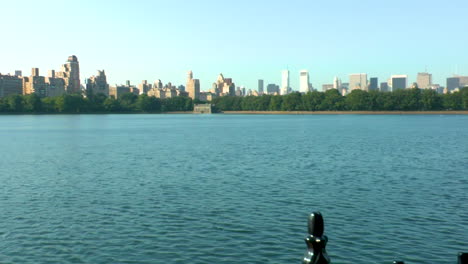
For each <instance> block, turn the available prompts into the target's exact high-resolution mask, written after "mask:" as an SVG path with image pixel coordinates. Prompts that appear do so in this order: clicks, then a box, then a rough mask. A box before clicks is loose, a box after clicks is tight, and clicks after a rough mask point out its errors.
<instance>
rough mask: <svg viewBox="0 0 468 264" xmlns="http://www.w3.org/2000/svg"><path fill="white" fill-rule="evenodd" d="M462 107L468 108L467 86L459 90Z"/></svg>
mask: <svg viewBox="0 0 468 264" xmlns="http://www.w3.org/2000/svg"><path fill="white" fill-rule="evenodd" d="M460 95H461V101H462V102H461V104H462V108H463V109H465V110H468V86H466V87H464V88H463V89H461V91H460Z"/></svg>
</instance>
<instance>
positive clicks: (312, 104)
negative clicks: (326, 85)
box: [302, 91, 325, 111]
mask: <svg viewBox="0 0 468 264" xmlns="http://www.w3.org/2000/svg"><path fill="white" fill-rule="evenodd" d="M324 99H325V94H324V93H321V92H318V91H313V92H308V93H306V94H305V95H303V96H302V107H303V109H304V110H306V111H318V110H320V105H321V104H322V101H323V100H324Z"/></svg>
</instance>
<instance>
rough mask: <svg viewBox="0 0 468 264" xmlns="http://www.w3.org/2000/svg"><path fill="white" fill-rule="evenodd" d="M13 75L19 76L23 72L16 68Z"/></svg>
mask: <svg viewBox="0 0 468 264" xmlns="http://www.w3.org/2000/svg"><path fill="white" fill-rule="evenodd" d="M15 76H16V77H21V76H23V72H22V71H20V70H16V71H15Z"/></svg>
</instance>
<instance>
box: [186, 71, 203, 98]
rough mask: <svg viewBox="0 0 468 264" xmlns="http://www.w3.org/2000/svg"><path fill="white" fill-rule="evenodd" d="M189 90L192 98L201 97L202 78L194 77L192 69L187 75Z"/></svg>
mask: <svg viewBox="0 0 468 264" xmlns="http://www.w3.org/2000/svg"><path fill="white" fill-rule="evenodd" d="M187 92H188V94H189V97H190V98H192V100H195V99H199V98H200V80H198V79H193V72H192V71H189V72H188V76H187Z"/></svg>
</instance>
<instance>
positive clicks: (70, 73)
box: [56, 55, 81, 93]
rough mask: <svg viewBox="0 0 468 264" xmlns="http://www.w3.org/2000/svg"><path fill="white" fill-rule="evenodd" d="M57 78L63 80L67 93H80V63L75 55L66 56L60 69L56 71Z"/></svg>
mask: <svg viewBox="0 0 468 264" xmlns="http://www.w3.org/2000/svg"><path fill="white" fill-rule="evenodd" d="M56 77H57V78H62V79H64V80H65V91H66V92H67V93H81V84H80V63H79V62H78V58H77V57H76V56H75V55H72V56H70V57H68V60H67V62H66V63H65V64H63V65H62V70H61V71H60V72H57V73H56Z"/></svg>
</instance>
